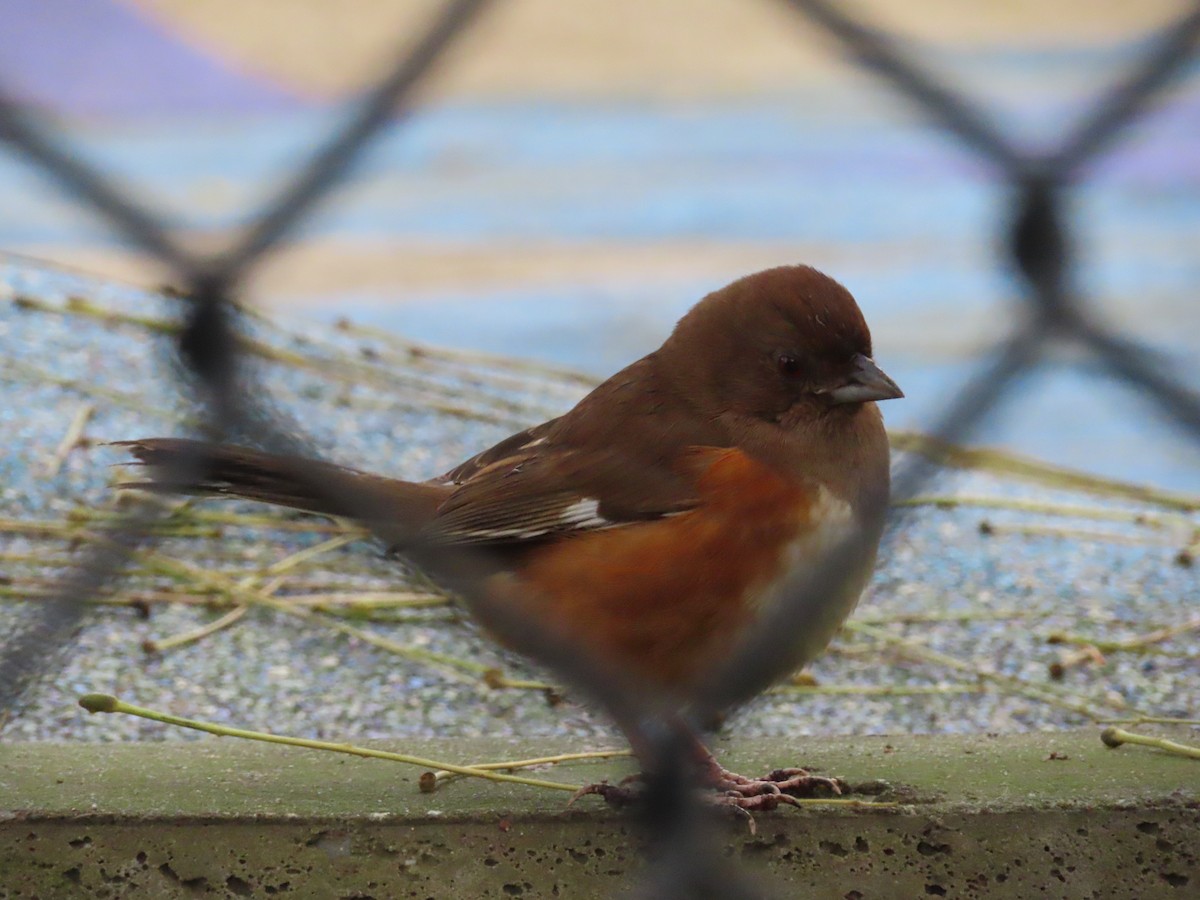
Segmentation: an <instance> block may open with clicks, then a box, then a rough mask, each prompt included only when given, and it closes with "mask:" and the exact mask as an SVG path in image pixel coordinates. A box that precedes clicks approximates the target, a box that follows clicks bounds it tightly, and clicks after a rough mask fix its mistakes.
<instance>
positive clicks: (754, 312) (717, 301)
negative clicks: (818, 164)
mask: <svg viewBox="0 0 1200 900" xmlns="http://www.w3.org/2000/svg"><path fill="white" fill-rule="evenodd" d="M657 356H658V362H659V364H660V366H661V367H662V369H661V371H662V372H663V375H664V377H666V378H667V379H668V380H670V381H671V382H672V383H673V384H674V385H675V386H676V387H677V389H678V390H679V391H680V392H681V393H682V394H683V395H684V396H686V397H687V398H688V399H689V400H690V401H691V402H692V404H693V405H694V406H695V407H696V408H697V409H699V410H700V411H701V412H703V413H705V414H707V415H711V416H717V415H721V414H724V413H734V414H738V415H749V416H754V417H755V418H759V419H764V420H767V421H781V420H783V418H784V417H785V414H787V413H788V412H789V411H792V410H795V409H797V408H802V409H805V410H811V411H814V412H817V413H820V414H832V415H836V414H837V413H838V412H839V411H844V412H852V411H853V410H854V409H857V408H858V407H860V406H861V404H863V403H866V402H869V401H872V400H889V399H892V398H896V397H902V396H904V395H903V393H902V392H901V391H900V389H899V388H898V387H897V386H896V384H895V382H893V381H892V380H891V379H890V378H888V377H887V375H885V374H884V373H883V371H882V370H881V369H879V368H878V366H876V365H875V363H874V361H873V360H872V359H871V332H870V330H869V329H868V328H867V323H866V320H864V319H863V315H862V312H861V311H860V310H859V308H858V304H857V303H855V301H854V297H852V296H851V295H850V292H849V291H847V290H846V289H845V288H844V287H842V286H841V285H840V284H838V283H837V282H836V281H834V280H833V279H832V278H830V277H828V276H827V275H823V274H821V273H820V272H818V271H817V270H816V269H813V268H810V267H809V266H780V267H778V268H775V269H767V270H766V271H764V272H758V273H756V274H754V275H748V276H746V277H745V278H741V279H739V280H737V281H735V282H733V284H730V285H728V286H727V287H724V288H721V289H720V290H719V291H714V292H713V293H711V294H709V295H708V296H707V297H705V298H704V299H703V300H701V301H700V302H699V303H698V304H696V306H695V307H693V308H692V310H691V311H690V312H689V313H688V314H687V315H685V316H684V317H683V318H682V319H680V321H679V324H678V325H676V326H675V330H674V331H673V332H672V334H671V336H670V337H669V338H668V339H667V341H666V343H664V344H663V346H662V348H661V349H660V350H659V351H658V354H657Z"/></svg>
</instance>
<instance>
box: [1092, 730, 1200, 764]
mask: <svg viewBox="0 0 1200 900" xmlns="http://www.w3.org/2000/svg"><path fill="white" fill-rule="evenodd" d="M1100 740H1102V741H1104V746H1106V747H1113V748H1116V747H1120V746H1121V745H1122V744H1141V745H1142V746H1143V747H1154V748H1155V749H1158V750H1162V751H1164V752H1166V753H1173V754H1175V755H1176V756H1186V757H1187V758H1189V759H1200V747H1193V746H1191V745H1190V744H1179V743H1176V742H1175V741H1168V740H1167V739H1166V738H1158V737H1150V736H1149V735H1145V734H1134V733H1133V732H1132V731H1125V730H1124V729H1123V728H1117V727H1116V726H1115V725H1110V726H1109V727H1108V728H1105V729H1104V730H1103V731H1102V732H1100Z"/></svg>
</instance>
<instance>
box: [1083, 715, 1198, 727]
mask: <svg viewBox="0 0 1200 900" xmlns="http://www.w3.org/2000/svg"><path fill="white" fill-rule="evenodd" d="M1096 724H1098V725H1200V719H1179V718H1175V717H1173V716H1134V717H1133V718H1131V719H1099V720H1097V723H1096Z"/></svg>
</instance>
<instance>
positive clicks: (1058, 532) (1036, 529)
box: [979, 519, 1167, 547]
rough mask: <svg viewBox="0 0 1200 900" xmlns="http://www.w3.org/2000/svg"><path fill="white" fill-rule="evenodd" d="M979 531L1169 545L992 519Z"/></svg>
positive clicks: (1134, 537)
mask: <svg viewBox="0 0 1200 900" xmlns="http://www.w3.org/2000/svg"><path fill="white" fill-rule="evenodd" d="M979 531H980V532H981V533H982V534H986V535H995V534H1018V535H1021V536H1022V537H1053V538H1069V539H1072V540H1077V541H1084V542H1089V543H1095V544H1101V543H1109V544H1127V545H1129V546H1131V547H1152V546H1164V545H1166V543H1167V542H1166V541H1165V540H1164V539H1162V538H1158V539H1148V538H1146V537H1141V536H1139V535H1134V534H1122V533H1121V532H1117V531H1092V530H1088V529H1086V528H1063V527H1062V526H1059V525H1038V524H1033V523H1025V524H1020V525H1009V524H1006V523H1002V524H997V523H995V522H992V521H991V520H990V519H984V520H983V521H982V522H980V524H979Z"/></svg>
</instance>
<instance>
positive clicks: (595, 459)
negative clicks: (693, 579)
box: [425, 446, 699, 544]
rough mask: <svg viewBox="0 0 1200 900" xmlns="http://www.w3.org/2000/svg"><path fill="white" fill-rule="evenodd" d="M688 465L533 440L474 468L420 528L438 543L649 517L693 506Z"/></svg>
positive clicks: (517, 537)
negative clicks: (537, 442) (538, 442)
mask: <svg viewBox="0 0 1200 900" xmlns="http://www.w3.org/2000/svg"><path fill="white" fill-rule="evenodd" d="M691 457H692V455H691V454H689V458H691ZM476 459H479V458H478V457H477V458H476ZM694 468H695V467H694V465H691V464H684V465H670V464H667V463H665V462H663V463H653V462H647V461H646V460H637V461H634V460H631V459H629V458H626V457H622V456H621V455H619V454H618V453H616V452H614V451H611V450H601V451H597V450H584V449H578V448H575V449H563V448H554V447H544V446H534V447H531V448H527V449H524V450H522V451H519V452H517V453H515V454H510V455H508V456H505V457H503V458H501V459H496V460H494V461H492V462H490V463H487V464H486V465H483V466H482V468H479V469H477V470H476V471H475V472H474V474H472V475H471V476H470V477H469V478H468V479H467V480H466V481H464V483H462V484H461V485H460V486H459V487H458V488H457V489H456V490H455V491H454V493H453V494H451V495H450V497H449V498H448V499H447V500H446V501H445V502H444V503H442V504H441V506H439V507H438V510H437V512H436V513H435V515H434V517H433V519H432V520H431V521H430V522H429V523H428V524H427V525H426V527H425V532H426V534H427V535H428V536H429V537H431V538H432V539H434V540H436V541H438V542H441V543H449V544H520V543H524V542H539V541H544V540H547V539H550V538H553V537H560V536H565V535H567V534H570V533H575V532H584V531H594V530H597V529H602V528H613V527H615V526H619V525H624V524H628V523H631V522H645V521H650V520H653V519H657V518H662V517H664V516H669V515H673V514H676V513H680V512H684V511H686V510H689V509H692V508H694V507H695V506H696V505H697V503H698V502H699V497H698V494H697V492H696V478H695V472H694Z"/></svg>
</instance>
